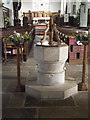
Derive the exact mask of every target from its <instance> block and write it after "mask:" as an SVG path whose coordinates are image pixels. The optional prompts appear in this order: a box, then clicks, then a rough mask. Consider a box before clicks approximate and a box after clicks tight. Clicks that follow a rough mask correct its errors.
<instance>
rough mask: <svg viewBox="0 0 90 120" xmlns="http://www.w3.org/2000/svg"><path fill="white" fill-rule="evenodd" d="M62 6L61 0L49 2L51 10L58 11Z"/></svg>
mask: <svg viewBox="0 0 90 120" xmlns="http://www.w3.org/2000/svg"><path fill="white" fill-rule="evenodd" d="M60 8H61V3H60V2H50V3H49V11H51V12H58V10H60Z"/></svg>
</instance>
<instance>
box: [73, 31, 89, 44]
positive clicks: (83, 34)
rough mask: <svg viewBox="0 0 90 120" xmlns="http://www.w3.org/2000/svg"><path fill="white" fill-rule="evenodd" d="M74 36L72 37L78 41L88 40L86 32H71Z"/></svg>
mask: <svg viewBox="0 0 90 120" xmlns="http://www.w3.org/2000/svg"><path fill="white" fill-rule="evenodd" d="M72 35H73V36H74V38H75V39H76V40H77V41H78V40H79V41H81V42H83V41H89V42H90V34H86V33H82V34H78V33H73V34H72Z"/></svg>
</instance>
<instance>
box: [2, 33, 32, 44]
mask: <svg viewBox="0 0 90 120" xmlns="http://www.w3.org/2000/svg"><path fill="white" fill-rule="evenodd" d="M29 40H32V39H31V37H30V35H29V34H28V32H27V31H26V32H25V34H24V35H21V34H20V33H17V32H16V31H14V34H13V35H10V36H9V37H8V38H4V39H3V42H11V43H14V44H15V45H16V46H17V45H19V44H20V43H24V42H26V41H29Z"/></svg>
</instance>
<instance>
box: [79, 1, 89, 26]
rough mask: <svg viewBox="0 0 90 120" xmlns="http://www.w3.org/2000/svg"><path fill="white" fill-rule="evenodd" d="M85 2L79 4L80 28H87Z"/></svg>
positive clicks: (86, 7)
mask: <svg viewBox="0 0 90 120" xmlns="http://www.w3.org/2000/svg"><path fill="white" fill-rule="evenodd" d="M87 10H88V6H87V2H85V3H82V4H81V8H80V27H87V16H88V11H87Z"/></svg>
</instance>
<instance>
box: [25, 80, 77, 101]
mask: <svg viewBox="0 0 90 120" xmlns="http://www.w3.org/2000/svg"><path fill="white" fill-rule="evenodd" d="M77 92H78V87H77V83H76V81H68V80H66V81H65V83H64V84H56V85H53V86H42V85H38V84H37V82H36V81H32V82H31V81H30V82H29V83H27V85H26V93H27V94H28V95H30V96H33V97H35V98H38V99H42V100H48V99H53V100H56V99H60V100H62V99H66V98H68V97H70V96H72V95H74V94H76V93H77Z"/></svg>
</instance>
